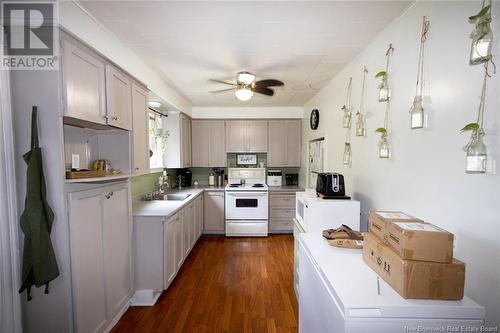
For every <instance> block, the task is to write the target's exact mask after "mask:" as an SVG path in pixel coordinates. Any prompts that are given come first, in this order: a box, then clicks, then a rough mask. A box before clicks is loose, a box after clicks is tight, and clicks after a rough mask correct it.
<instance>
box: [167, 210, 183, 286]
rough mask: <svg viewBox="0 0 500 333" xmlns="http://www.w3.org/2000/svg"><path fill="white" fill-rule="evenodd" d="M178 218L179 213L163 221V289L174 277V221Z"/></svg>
mask: <svg viewBox="0 0 500 333" xmlns="http://www.w3.org/2000/svg"><path fill="white" fill-rule="evenodd" d="M179 219H180V217H179V214H176V215H174V216H173V217H171V218H169V219H168V220H167V221H165V222H164V223H163V289H164V290H165V289H167V288H168V286H169V285H170V283H172V281H173V280H174V278H175V273H176V272H177V270H176V265H175V244H176V242H178V240H176V238H175V223H176V222H178V221H179Z"/></svg>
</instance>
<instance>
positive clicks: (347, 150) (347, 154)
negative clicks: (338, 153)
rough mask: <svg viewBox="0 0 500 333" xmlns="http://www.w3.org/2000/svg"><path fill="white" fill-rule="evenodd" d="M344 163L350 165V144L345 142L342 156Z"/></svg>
mask: <svg viewBox="0 0 500 333" xmlns="http://www.w3.org/2000/svg"><path fill="white" fill-rule="evenodd" d="M342 162H343V163H344V165H351V144H350V143H349V142H346V143H345V145H344V156H343V158H342Z"/></svg>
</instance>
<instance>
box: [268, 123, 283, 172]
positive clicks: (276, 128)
mask: <svg viewBox="0 0 500 333" xmlns="http://www.w3.org/2000/svg"><path fill="white" fill-rule="evenodd" d="M268 132H269V151H268V153H267V165H268V166H271V167H276V166H285V165H286V163H287V136H286V134H287V124H286V120H270V121H269V131H268Z"/></svg>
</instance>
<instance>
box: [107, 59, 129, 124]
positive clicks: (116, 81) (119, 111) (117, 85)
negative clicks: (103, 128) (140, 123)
mask: <svg viewBox="0 0 500 333" xmlns="http://www.w3.org/2000/svg"><path fill="white" fill-rule="evenodd" d="M131 92H132V89H131V82H130V80H129V78H128V77H127V76H126V75H125V74H123V73H122V72H120V71H119V70H117V69H116V68H114V67H113V66H110V65H107V66H106V103H107V115H108V124H109V125H111V126H115V127H119V128H123V129H126V130H130V129H132V98H131Z"/></svg>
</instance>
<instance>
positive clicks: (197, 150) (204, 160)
mask: <svg viewBox="0 0 500 333" xmlns="http://www.w3.org/2000/svg"><path fill="white" fill-rule="evenodd" d="M210 123H211V122H210V121H208V120H193V121H192V122H191V130H192V135H191V137H192V154H191V155H192V162H193V166H194V167H208V166H212V165H210V164H209V159H212V156H209V155H211V154H210V152H209V148H210V146H211V143H210V135H211V133H210V131H211V130H212V129H211V128H210Z"/></svg>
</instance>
